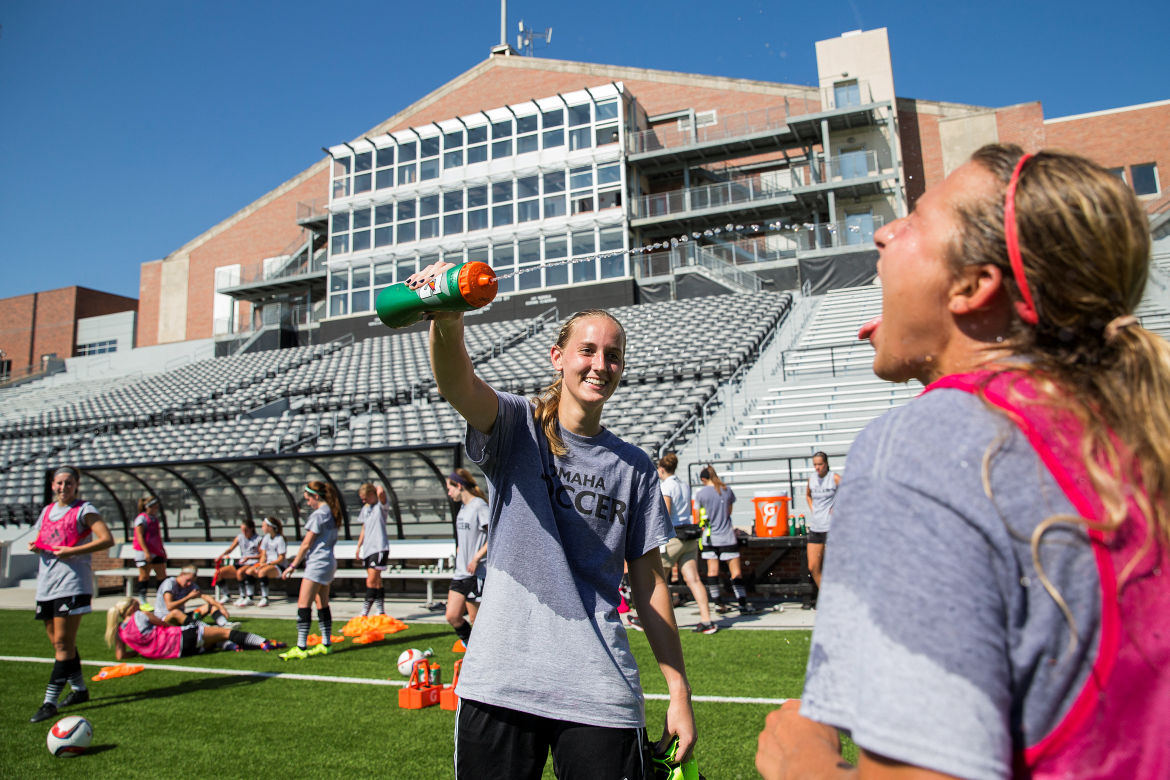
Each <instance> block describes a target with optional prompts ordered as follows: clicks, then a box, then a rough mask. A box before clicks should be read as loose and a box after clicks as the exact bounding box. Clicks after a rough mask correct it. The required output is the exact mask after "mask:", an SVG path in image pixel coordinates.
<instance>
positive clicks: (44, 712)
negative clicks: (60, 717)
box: [28, 702, 57, 723]
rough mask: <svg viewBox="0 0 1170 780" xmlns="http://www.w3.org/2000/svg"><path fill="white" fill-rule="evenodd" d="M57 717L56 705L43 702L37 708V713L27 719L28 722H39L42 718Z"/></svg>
mask: <svg viewBox="0 0 1170 780" xmlns="http://www.w3.org/2000/svg"><path fill="white" fill-rule="evenodd" d="M55 717H57V705H56V704H50V703H49V702H45V703H44V704H42V705H41V708H40V709H39V710H37V714H36V715H33V716H32V717H31V718H29V719H28V722H29V723H40V722H41V721H42V720H48V719H49V718H55Z"/></svg>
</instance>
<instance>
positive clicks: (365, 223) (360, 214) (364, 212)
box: [353, 209, 370, 229]
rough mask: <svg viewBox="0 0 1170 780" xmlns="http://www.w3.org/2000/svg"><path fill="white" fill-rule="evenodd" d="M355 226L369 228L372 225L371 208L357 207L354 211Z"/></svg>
mask: <svg viewBox="0 0 1170 780" xmlns="http://www.w3.org/2000/svg"><path fill="white" fill-rule="evenodd" d="M353 226H354V228H355V229H356V228H367V227H369V226H370V209H356V210H355V211H354V212H353Z"/></svg>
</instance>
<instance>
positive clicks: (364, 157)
mask: <svg viewBox="0 0 1170 780" xmlns="http://www.w3.org/2000/svg"><path fill="white" fill-rule="evenodd" d="M373 165H374V155H373V154H372V153H371V152H359V153H358V154H356V155H355V156H354V158H353V169H354V172H361V171H368V170H370V169H371V168H372V167H373Z"/></svg>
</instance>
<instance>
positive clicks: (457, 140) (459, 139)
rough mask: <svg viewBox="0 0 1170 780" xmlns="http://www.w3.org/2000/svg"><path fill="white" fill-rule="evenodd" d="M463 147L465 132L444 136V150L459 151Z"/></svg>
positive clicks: (459, 131)
mask: <svg viewBox="0 0 1170 780" xmlns="http://www.w3.org/2000/svg"><path fill="white" fill-rule="evenodd" d="M460 146H463V131H462V130H456V131H455V132H453V133H447V134H445V135H444V136H443V148H444V149H457V148H459V147H460Z"/></svg>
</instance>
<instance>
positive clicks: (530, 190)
mask: <svg viewBox="0 0 1170 780" xmlns="http://www.w3.org/2000/svg"><path fill="white" fill-rule="evenodd" d="M539 194H540V177H539V176H522V177H521V178H519V179H517V180H516V197H517V198H535V197H536V196H537V195H539Z"/></svg>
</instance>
